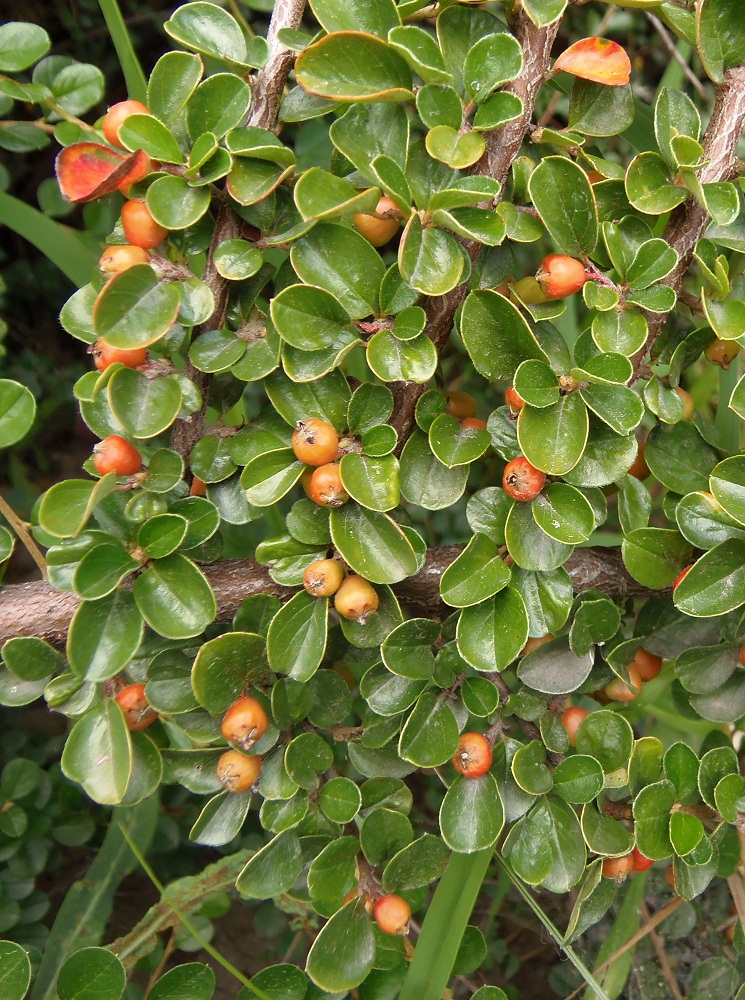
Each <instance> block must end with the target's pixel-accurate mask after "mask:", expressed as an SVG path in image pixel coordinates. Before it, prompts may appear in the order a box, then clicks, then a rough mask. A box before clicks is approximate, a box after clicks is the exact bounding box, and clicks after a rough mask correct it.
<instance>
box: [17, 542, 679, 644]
mask: <svg viewBox="0 0 745 1000" xmlns="http://www.w3.org/2000/svg"><path fill="white" fill-rule="evenodd" d="M462 551H463V547H462V546H460V545H446V546H441V547H440V548H436V549H430V550H429V551H428V552H427V559H426V562H425V564H424V566H423V567H422V569H421V570H420V571H419V572H418V573H417V574H415V575H414V576H412V577H409V578H408V579H406V580H403V581H402V582H401V583H397V584H395V585H394V587H393V590H394V591H395V593H396V596H397V597H398V599H399V601H401V603H402V604H404V605H406V606H407V607H410V608H413V609H416V610H417V611H419V612H423V613H425V614H427V615H434V616H443V617H444V616H445V615H448V614H451V613H452V611H453V609H452V608H450V607H448V606H447V605H445V604H443V602H442V600H441V599H440V577H441V576H442V574H443V573H444V572H445V570H446V569H447V567H448V566H449V565H450V564H451V563H452V562H453V560H454V559H455V558H456V557H457V556H458V555H459V554H460V553H461V552H462ZM202 569H203V571H204V573H205V575H206V577H207V579H208V580H209V582H210V584H211V586H212V589H213V591H214V593H215V599H216V600H217V621H218V622H229V621H230V620H231V619H232V617H233V615H234V614H235V612H236V611H237V610H238V608H239V606H240V605H241V603H242V602H243V601H244V600H245V599H246V598H247V597H252V596H253V595H255V594H272V595H273V596H275V597H278V598H279V599H280V600H281V601H287V600H289V599H290V598H291V597H292V596H293V595H294V594H296V593H297V592H298V588H297V587H285V586H282V585H281V584H279V583H275V582H274V580H272V578H271V576H270V575H269V570H268V569H267V567H266V566H262V565H260V564H259V563H257V562H256V560H255V559H227V560H224V561H222V562H218V563H214V564H213V565H212V566H203V567H202ZM566 569H567V571H568V573H569V575H570V576H571V578H572V583H573V585H574V590H575V592H576V593H580V592H582V591H584V590H591V589H595V590H599V591H601V592H602V593H604V594H607V595H608V596H609V597H612V598H613V599H615V600H618V601H624V600H626V599H627V598H629V597H652V596H659V595H660V593H661V591H652V590H648V589H647V588H646V587H642V586H641V585H640V584H638V583H637V582H636V581H635V580H634V579H633V578H632V577H631V576H629V574H628V573H627V571H626V568H625V567H624V565H623V561H622V559H621V553H620V551H619V550H618V549H606V548H596V549H577V550H576V551H575V552H574V554H573V555H572V556H571V557H570V559H569V561H568V562H567V563H566ZM79 604H80V600H79V598H78V597H76V596H75V595H74V594H71V593H67V592H64V593H63V592H60V591H57V590H54V589H53V588H52V587H51V586H50V585H49V584H48V583H44V582H41V581H39V582H35V583H21V584H16V585H13V586H7V587H3V588H2V589H0V645H2V643H4V642H7V640H8V639H13V638H15V637H16V636H29V635H35V636H40V637H41V638H43V639H46V640H47V642H50V643H52V645H54V646H64V644H65V641H66V639H67V631H68V629H69V627H70V622H71V621H72V616H73V615H74V614H75V611H76V609H77V607H78V605H79Z"/></svg>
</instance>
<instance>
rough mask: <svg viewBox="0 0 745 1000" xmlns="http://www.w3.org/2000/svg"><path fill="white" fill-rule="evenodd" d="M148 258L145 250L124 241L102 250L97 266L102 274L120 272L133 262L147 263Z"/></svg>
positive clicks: (133, 264)
mask: <svg viewBox="0 0 745 1000" xmlns="http://www.w3.org/2000/svg"><path fill="white" fill-rule="evenodd" d="M148 259H149V258H148V255H147V250H143V248H142V247H133V246H130V245H129V244H128V243H124V244H121V245H118V246H110V247H109V248H108V250H104V252H103V253H102V254H101V258H100V260H99V261H98V268H99V270H100V271H103V273H104V274H121V273H122V271H128V270H129V268H130V267H134V266H135V264H147V262H148Z"/></svg>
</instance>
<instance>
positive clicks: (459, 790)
mask: <svg viewBox="0 0 745 1000" xmlns="http://www.w3.org/2000/svg"><path fill="white" fill-rule="evenodd" d="M503 826H504V809H503V807H502V802H501V799H500V796H499V790H498V788H497V783H496V781H495V780H494V777H493V776H492V775H491V774H485V775H484V776H483V777H482V778H463V777H460V776H459V777H457V778H456V779H455V781H454V782H453V783H452V785H451V786H450V788H449V789H448V791H447V793H446V794H445V798H444V799H443V801H442V805H441V807H440V829H441V831H442V839H443V840H444V841H445V843H446V844H447V846H448V847H449V848H450V850H451V851H455V852H456V853H457V854H473V853H475V852H476V851H482V850H485V849H486V848H489V847H493V846H494V845H495V844H496V842H497V839H498V838H499V835H500V833H501V832H502V827H503Z"/></svg>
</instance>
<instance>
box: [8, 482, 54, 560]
mask: <svg viewBox="0 0 745 1000" xmlns="http://www.w3.org/2000/svg"><path fill="white" fill-rule="evenodd" d="M0 514H2V515H3V517H4V518H5V520H6V521H7V522H8V524H9V525H10V526H11V528H12V529H13V531H14V532H15V533H16V535H18V538H19V540H20V541H21V542H22V544H23V545H24V547H25V549H26V551H27V552H28V554H29V555H30V556H31V558H32V559H33V560H34V562H35V563H36V565H37V566H38V567H39V569H40V570H41V575H42V577H43V578H44V579H45V580H46V579H47V564H46V560H45V559H44V556H43V555H42V554H41V549H40V548H39V546H38V545H37V544H36V542H35V541H34V540H33V538H32V537H31V535H30V533H29V531H28V529H27V528H26V525H25V524H24V523H23V521H22V520H21V519H20V517H18V515H17V514H16V512H15V511H14V510H13V508H12V507H11V506H10V505H9V504H8V503H7V501H6V500H5V498H4V497H3V495H2V494H1V493H0Z"/></svg>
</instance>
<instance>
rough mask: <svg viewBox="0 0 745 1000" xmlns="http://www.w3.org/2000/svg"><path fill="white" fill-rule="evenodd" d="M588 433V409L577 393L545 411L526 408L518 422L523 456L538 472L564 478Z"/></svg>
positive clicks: (583, 448)
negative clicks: (539, 470)
mask: <svg viewBox="0 0 745 1000" xmlns="http://www.w3.org/2000/svg"><path fill="white" fill-rule="evenodd" d="M588 433H589V420H588V416H587V408H586V406H585V404H584V401H583V400H582V398H581V396H580V394H578V393H569V394H568V395H567V396H562V397H561V398H560V399H559V400H558V402H556V403H553V404H552V405H551V406H548V407H545V408H544V409H536V408H535V407H532V406H525V407H523V409H522V410H521V411H520V416H519V418H518V421H517V437H518V441H519V442H520V447H521V448H522V451H523V454H524V455H525V457H526V458H527V460H528V461H529V462H530V463H531V465H534V466H535V467H536V468H537V469H541V471H543V472H546V473H547V474H548V475H552V476H563V475H564V474H565V473H567V472H569V471H570V470H571V469H573V468H574V467H575V466H576V465H577V463H578V462H579V460H580V458H581V457H582V453H583V452H584V450H585V445H586V443H587V436H588Z"/></svg>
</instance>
